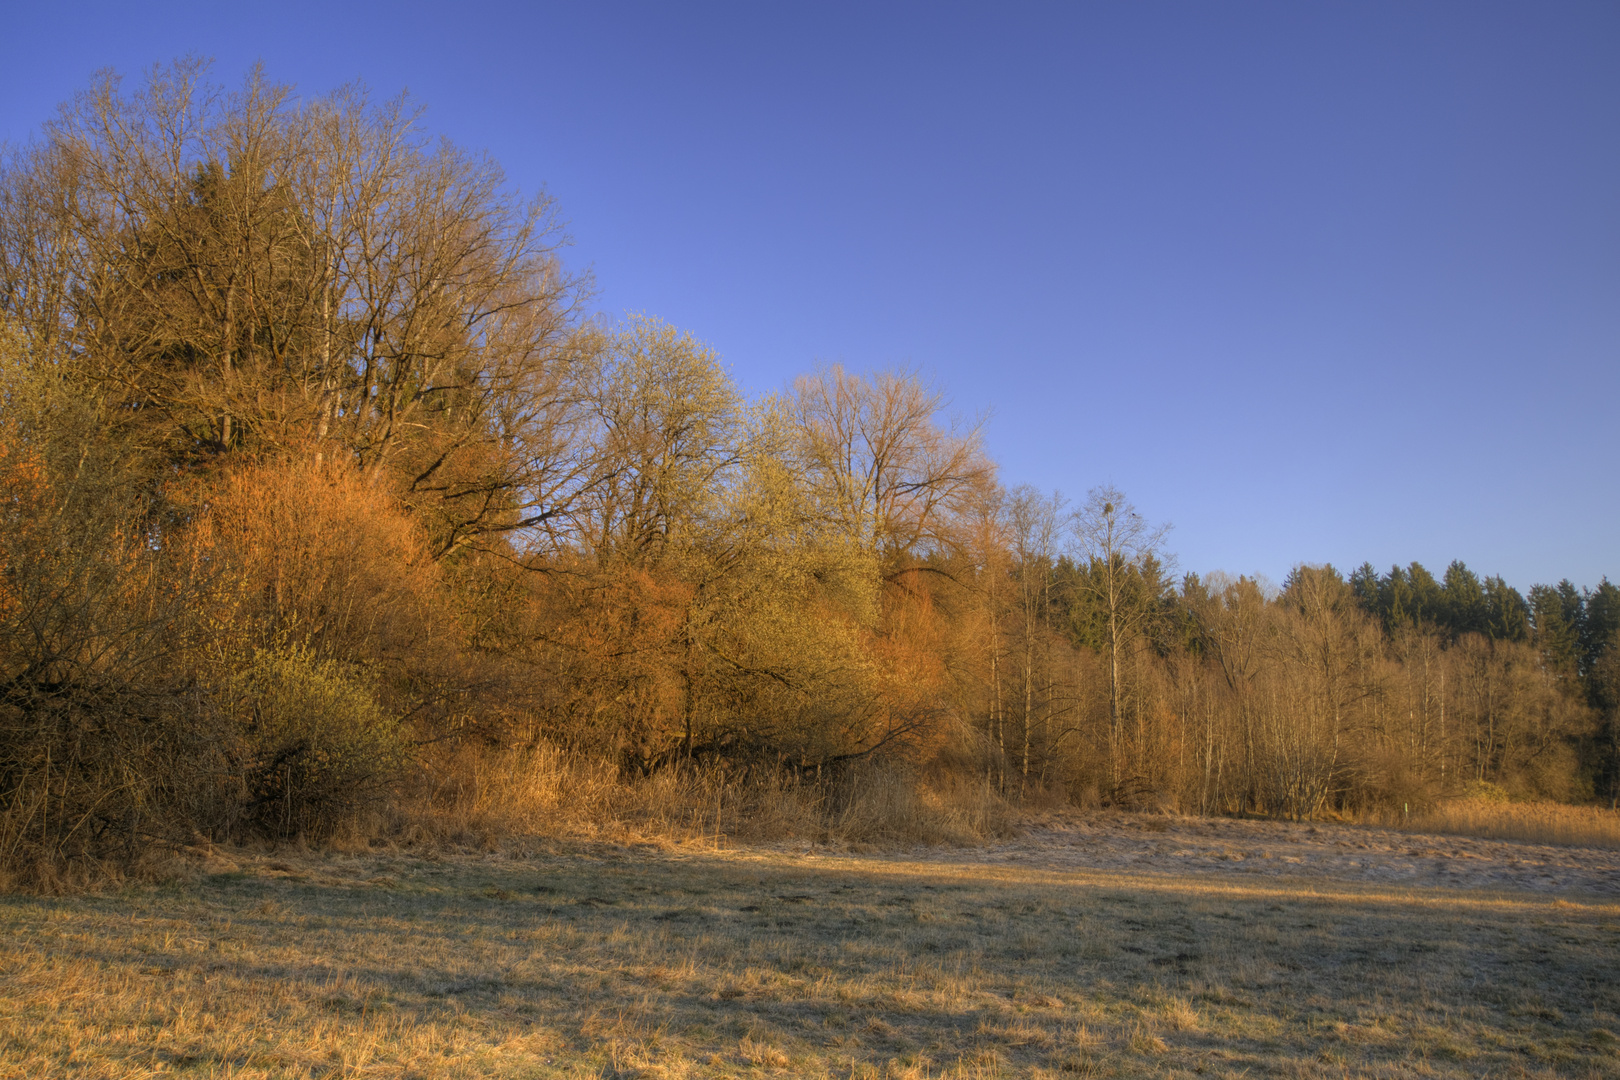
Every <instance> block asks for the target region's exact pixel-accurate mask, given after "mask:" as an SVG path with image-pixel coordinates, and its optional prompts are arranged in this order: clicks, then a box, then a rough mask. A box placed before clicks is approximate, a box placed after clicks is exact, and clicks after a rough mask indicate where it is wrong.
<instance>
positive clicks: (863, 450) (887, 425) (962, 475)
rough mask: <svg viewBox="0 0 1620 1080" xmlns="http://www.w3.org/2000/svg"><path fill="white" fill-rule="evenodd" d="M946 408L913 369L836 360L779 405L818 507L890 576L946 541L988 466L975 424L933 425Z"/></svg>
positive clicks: (985, 477) (802, 382)
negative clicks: (867, 367) (873, 368)
mask: <svg viewBox="0 0 1620 1080" xmlns="http://www.w3.org/2000/svg"><path fill="white" fill-rule="evenodd" d="M943 405H944V399H943V397H942V395H941V394H940V393H939V392H938V391H935V390H933V389H930V388H929V387H928V386H926V385H924V384H923V383H922V382H921V381H920V380H919V379H917V378H916V377H915V376H912V375H906V374H902V373H897V372H881V373H879V374H877V375H875V376H873V377H872V378H871V379H867V378H864V377H862V376H860V375H851V374H849V373H847V372H845V371H844V369H843V368H840V367H837V366H834V367H830V368H825V369H823V370H822V371H819V372H817V373H816V374H814V375H809V376H805V377H802V378H800V379H799V380H798V381H797V382H796V383H795V384H794V386H793V393H792V395H791V397H790V399H789V400H788V402H787V403H786V408H787V413H788V416H789V417H790V420H791V424H792V427H793V432H794V436H795V440H794V446H793V450H792V453H793V455H794V458H795V462H796V466H797V468H798V469H799V470H800V473H801V475H802V476H803V477H804V479H805V482H806V483H807V484H808V486H809V488H810V490H811V491H812V492H814V494H815V498H816V501H817V503H818V505H819V506H820V507H821V511H822V513H823V514H824V515H826V517H827V519H828V521H830V522H831V523H833V524H835V525H836V526H837V527H838V528H839V529H840V530H841V531H842V532H843V533H844V535H845V536H847V537H848V538H849V539H850V541H851V542H852V543H855V544H856V545H857V546H859V547H860V548H861V549H863V550H866V551H870V552H872V553H873V554H875V555H876V556H877V557H878V558H879V559H880V560H881V561H882V563H883V564H884V567H885V569H886V571H887V572H889V573H890V574H894V573H900V572H905V571H906V570H910V569H915V568H916V567H917V565H918V562H917V556H919V555H920V554H921V553H923V552H924V551H926V550H929V549H931V548H935V547H940V546H947V547H948V546H949V543H950V541H949V537H948V526H949V523H950V520H951V516H952V515H953V513H954V512H955V511H957V510H958V509H960V507H961V502H962V500H963V499H964V498H966V496H967V495H968V494H969V493H970V492H972V491H973V489H974V488H975V487H977V486H978V485H980V484H983V483H985V482H987V481H988V480H989V479H990V476H991V473H992V471H993V470H992V469H991V466H990V464H989V462H988V461H986V459H985V457H984V453H983V448H982V446H981V438H980V431H979V427H978V426H977V425H974V426H971V427H968V428H966V429H958V428H942V427H940V426H939V424H938V423H936V421H935V416H936V415H937V414H938V412H939V411H940V409H941V408H942V407H943Z"/></svg>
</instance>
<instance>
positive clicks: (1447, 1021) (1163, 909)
mask: <svg viewBox="0 0 1620 1080" xmlns="http://www.w3.org/2000/svg"><path fill="white" fill-rule="evenodd" d="M1122 827H1123V826H1122ZM1149 835H1151V836H1161V835H1168V829H1167V830H1166V833H1164V834H1158V833H1149ZM1059 854H1061V852H1059ZM960 855H961V853H956V855H955V856H954V857H952V858H940V857H939V853H935V854H934V855H933V857H930V858H916V857H893V856H889V857H867V856H849V855H836V856H835V855H827V854H809V855H805V854H795V853H791V852H784V851H764V850H742V851H731V852H713V851H701V850H691V849H684V850H683V849H671V848H668V847H661V848H659V847H651V846H648V847H643V848H634V847H597V848H592V849H576V850H555V851H552V852H549V853H548V852H540V853H531V854H526V855H523V856H521V857H512V856H510V855H500V854H461V855H450V856H439V857H429V858H418V857H412V856H407V855H399V854H390V855H357V856H324V857H323V856H312V855H289V854H281V855H278V856H274V857H271V856H264V855H254V854H248V853H241V852H234V853H222V854H219V855H216V856H215V859H214V862H213V863H212V864H211V866H210V867H209V869H211V870H212V871H214V872H212V873H200V874H199V876H198V877H197V878H196V879H195V880H191V881H187V882H183V883H176V884H173V885H170V886H165V887H141V888H134V889H129V890H126V891H123V892H118V893H109V894H105V895H97V896H79V897H66V898H62V897H50V898H40V897H17V896H12V897H4V898H0V1075H3V1076H6V1077H25V1076H26V1077H37V1076H51V1075H71V1076H84V1077H137V1076H140V1077H145V1076H152V1075H169V1074H174V1075H181V1076H217V1077H225V1076H230V1077H237V1078H253V1077H327V1076H330V1077H339V1076H359V1077H374V1076H375V1077H435V1078H438V1077H475V1076H479V1077H481V1076H525V1077H529V1076H535V1077H550V1076H592V1077H602V1076H615V1077H629V1076H641V1077H686V1076H690V1077H699V1076H701V1077H708V1076H737V1077H745V1076H746V1077H754V1076H770V1075H783V1076H814V1077H821V1076H836V1077H846V1076H870V1077H878V1076H912V1077H919V1078H920V1077H925V1076H926V1077H936V1076H963V1077H992V1076H1046V1077H1069V1076H1143V1075H1154V1076H1189V1077H1190V1076H1231V1077H1237V1076H1250V1077H1254V1076H1265V1075H1281V1076H1291V1077H1317V1076H1320V1077H1335V1078H1337V1077H1343V1076H1347V1075H1355V1076H1381V1077H1407V1076H1411V1077H1419V1076H1422V1077H1452V1076H1523V1075H1529V1076H1563V1075H1570V1076H1612V1075H1620V989H1617V982H1616V980H1615V979H1614V977H1613V962H1614V958H1615V956H1616V955H1620V904H1616V903H1614V902H1612V901H1610V900H1606V899H1602V898H1590V897H1589V898H1586V899H1581V898H1570V897H1562V898H1559V897H1554V896H1552V895H1546V894H1535V893H1525V892H1517V893H1513V892H1503V891H1496V892H1479V891H1475V890H1468V889H1461V888H1457V887H1450V888H1429V887H1423V888H1415V887H1408V886H1399V887H1394V886H1390V885H1388V884H1376V883H1375V884H1369V883H1366V882H1355V883H1352V882H1332V881H1329V880H1326V879H1320V878H1318V879H1311V878H1299V877H1290V876H1287V875H1266V876H1263V877H1262V876H1256V875H1252V874H1244V873H1241V872H1227V873H1209V872H1192V873H1185V872H1184V873H1171V872H1160V871H1152V872H1145V873H1144V872H1138V871H1134V870H1125V869H1120V868H1114V867H1109V868H1105V869H1088V868H1077V867H1069V868H1053V867H1052V866H1035V865H1026V864H1023V863H1020V862H1018V861H1016V860H1010V859H1003V860H1002V861H1000V862H998V863H989V864H987V863H983V862H969V861H964V860H963V859H962V858H961V857H960ZM1165 857H1166V858H1174V856H1168V855H1167V856H1165ZM1182 858H1185V857H1182Z"/></svg>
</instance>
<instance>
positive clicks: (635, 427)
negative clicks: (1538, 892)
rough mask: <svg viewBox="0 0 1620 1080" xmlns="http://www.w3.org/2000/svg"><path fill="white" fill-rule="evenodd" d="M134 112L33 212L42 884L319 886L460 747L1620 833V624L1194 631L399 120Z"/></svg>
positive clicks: (934, 447) (21, 595)
mask: <svg viewBox="0 0 1620 1080" xmlns="http://www.w3.org/2000/svg"><path fill="white" fill-rule="evenodd" d="M205 74H206V71H205V68H204V67H203V66H202V65H198V64H192V63H180V64H175V65H171V66H168V67H161V68H157V69H154V71H153V72H152V73H151V75H150V76H149V77H148V78H147V79H146V80H145V82H144V83H142V84H141V85H140V86H139V87H137V88H136V89H134V90H133V91H126V90H125V89H124V87H123V86H122V84H121V82H120V81H119V80H118V79H117V78H116V77H115V76H112V75H104V76H101V77H98V79H97V80H96V81H95V82H94V83H93V84H92V85H91V87H90V88H89V89H88V90H86V91H85V92H83V93H81V94H80V95H78V96H77V97H76V98H75V99H74V100H73V101H71V102H69V103H68V104H66V105H64V106H63V108H62V109H61V111H60V113H59V115H58V116H57V117H56V118H54V119H53V120H51V121H49V122H48V123H47V124H45V125H44V128H43V130H42V134H41V136H40V138H38V139H36V140H35V141H34V142H33V143H31V144H29V145H27V146H25V147H22V148H18V149H15V150H13V151H11V152H10V154H9V156H8V158H7V159H6V161H5V163H4V166H3V170H0V318H3V320H4V325H3V327H0V335H3V336H0V474H3V475H0V491H3V492H4V493H5V494H4V496H3V501H0V815H3V816H0V845H3V847H0V860H3V861H5V862H6V863H8V864H18V863H21V862H26V861H27V860H63V859H73V858H90V859H111V858H130V857H134V855H135V854H137V853H138V852H140V851H141V850H144V849H145V848H147V847H149V846H151V845H152V844H155V843H175V842H180V841H181V840H183V839H184V838H185V837H188V836H194V835H197V834H199V833H200V834H202V835H205V836H210V837H214V838H228V837H237V838H240V837H245V836H264V837H271V838H287V837H296V836H304V837H308V838H311V839H318V838H320V837H321V836H323V835H328V834H330V833H331V832H332V831H334V830H336V829H339V828H343V827H348V826H349V825H352V823H353V822H354V821H355V820H356V818H357V815H361V814H363V813H367V812H372V811H374V809H375V808H376V807H377V806H378V805H382V804H386V803H387V802H388V801H389V800H390V799H394V798H396V797H398V795H399V793H400V792H402V791H406V790H408V789H409V788H410V787H411V785H412V784H414V783H418V782H419V781H420V778H421V777H422V776H423V775H424V774H425V773H432V772H433V771H434V770H435V769H436V768H440V767H441V766H442V765H443V762H444V761H445V760H447V759H446V755H447V754H449V753H450V752H451V750H452V749H453V748H455V747H459V746H465V745H469V744H476V745H479V746H482V747H486V748H490V749H491V750H492V751H493V752H508V751H510V752H517V751H521V750H522V749H524V748H532V747H534V746H537V745H539V744H542V743H545V744H549V745H551V746H555V747H560V748H563V749H564V750H565V751H566V752H568V753H570V754H575V755H581V756H588V757H590V758H592V759H593V760H599V761H603V762H607V763H609V764H610V765H611V767H612V768H613V769H615V770H617V771H618V772H619V773H620V774H621V775H623V776H625V777H634V776H637V775H648V774H652V773H656V772H659V771H660V770H669V769H699V768H710V767H715V768H731V769H734V770H735V769H753V770H772V771H775V772H777V773H784V774H790V775H792V776H795V777H798V778H800V779H801V780H804V781H805V782H816V781H817V780H818V779H824V778H826V777H829V776H834V775H837V774H838V773H839V772H840V771H841V770H846V769H848V768H849V767H850V766H851V764H852V763H856V762H870V761H877V760H881V761H884V762H888V763H890V764H891V765H892V766H893V767H895V768H901V769H904V770H907V771H908V774H910V775H913V776H916V777H919V778H925V777H927V776H929V775H939V774H945V773H949V774H953V775H961V776H971V777H977V778H980V779H982V781H983V782H984V783H987V784H990V785H992V786H994V787H995V788H996V789H997V790H999V791H1001V792H1003V793H1004V794H1005V795H1006V796H1007V797H1009V798H1019V797H1026V796H1028V795H1030V794H1031V793H1033V792H1036V791H1039V792H1043V793H1055V792H1066V793H1068V795H1069V796H1071V797H1073V798H1076V799H1079V800H1081V801H1097V802H1110V803H1114V804H1120V805H1139V804H1145V803H1152V802H1158V803H1161V804H1174V805H1177V806H1180V807H1182V808H1185V809H1189V810H1200V811H1204V812H1239V811H1251V810H1253V811H1261V812H1266V813H1279V814H1291V815H1295V816H1309V815H1312V814H1318V813H1323V812H1327V811H1330V810H1339V809H1347V808H1352V807H1356V806H1361V805H1370V804H1373V803H1377V802H1380V801H1390V800H1400V799H1405V800H1410V799H1414V798H1417V799H1426V798H1435V797H1439V796H1441V795H1444V794H1447V793H1451V792H1453V791H1455V790H1458V789H1459V788H1460V787H1461V786H1462V785H1465V784H1467V783H1470V782H1472V783H1476V784H1486V783H1488V784H1493V785H1498V786H1501V787H1504V788H1506V789H1509V790H1512V791H1515V792H1522V793H1525V794H1536V795H1542V796H1547V797H1558V798H1567V799H1578V798H1593V797H1597V796H1599V795H1603V796H1605V797H1608V798H1610V799H1612V798H1613V797H1614V793H1615V789H1616V783H1617V776H1616V768H1615V763H1616V761H1617V760H1620V734H1617V733H1616V724H1615V718H1614V717H1615V699H1616V697H1617V696H1620V695H1617V694H1616V692H1615V687H1616V682H1615V675H1614V668H1615V655H1616V654H1615V650H1614V648H1613V640H1614V634H1615V619H1616V611H1617V609H1616V606H1615V596H1614V592H1615V590H1614V588H1613V586H1611V585H1609V584H1608V583H1607V582H1606V581H1605V582H1604V583H1603V584H1602V585H1600V586H1599V587H1598V588H1597V589H1596V590H1592V591H1589V592H1581V591H1579V590H1575V589H1574V588H1573V587H1572V586H1570V585H1568V583H1563V584H1561V585H1560V586H1558V587H1554V588H1541V587H1538V588H1537V589H1534V590H1532V591H1531V593H1530V594H1529V598H1528V600H1526V599H1525V598H1523V597H1521V596H1519V594H1517V593H1516V592H1514V591H1513V590H1512V589H1510V588H1508V587H1507V586H1506V585H1504V584H1503V583H1502V582H1501V581H1500V580H1499V579H1489V580H1487V581H1484V582H1480V581H1479V580H1477V579H1476V578H1475V577H1474V576H1473V575H1472V574H1471V573H1470V572H1468V571H1467V570H1466V568H1464V567H1462V566H1461V564H1454V565H1453V567H1452V568H1451V569H1449V570H1448V571H1447V573H1446V575H1445V578H1444V580H1443V581H1441V582H1436V581H1435V580H1434V579H1433V578H1432V577H1431V576H1430V575H1428V574H1427V573H1426V572H1425V571H1423V569H1422V568H1421V567H1418V566H1416V565H1413V566H1412V567H1410V568H1407V569H1404V570H1403V569H1396V570H1392V571H1391V572H1389V573H1388V574H1384V575H1379V574H1377V573H1376V572H1374V571H1373V570H1372V569H1371V568H1367V567H1364V568H1362V569H1361V570H1358V571H1357V572H1356V573H1354V574H1352V575H1351V576H1350V577H1349V578H1348V579H1345V578H1343V577H1341V576H1340V575H1339V574H1338V573H1337V572H1335V571H1334V570H1333V569H1332V568H1328V567H1300V568H1298V569H1297V570H1296V571H1295V572H1294V573H1293V574H1292V575H1291V576H1290V577H1289V579H1288V581H1287V582H1286V583H1285V584H1284V586H1283V587H1282V588H1281V589H1280V590H1270V589H1267V588H1265V587H1263V586H1262V585H1261V584H1260V583H1258V582H1255V581H1253V580H1250V579H1247V578H1238V579H1228V578H1225V577H1221V576H1219V575H1215V576H1212V577H1210V578H1208V579H1200V578H1198V577H1196V576H1187V577H1185V578H1183V579H1181V580H1180V581H1172V580H1171V578H1170V575H1169V572H1168V570H1167V564H1166V561H1165V557H1164V553H1163V533H1162V531H1160V530H1156V529H1154V528H1152V527H1150V526H1149V525H1148V524H1146V523H1145V522H1144V521H1143V520H1142V519H1141V518H1140V516H1139V515H1138V514H1136V512H1135V511H1134V510H1133V509H1132V508H1131V507H1130V506H1129V504H1128V502H1127V501H1126V500H1125V498H1124V497H1123V496H1122V495H1120V494H1119V493H1118V492H1114V491H1111V490H1108V489H1099V490H1097V491H1095V492H1093V493H1092V495H1091V497H1090V499H1089V500H1088V501H1087V502H1086V503H1085V504H1084V505H1083V506H1081V507H1079V508H1078V510H1076V511H1074V512H1071V511H1069V510H1068V509H1067V508H1066V507H1065V506H1064V505H1063V504H1062V502H1061V500H1060V499H1058V498H1057V497H1055V496H1051V497H1046V496H1041V495H1039V494H1038V493H1035V492H1033V491H1031V490H1029V489H1027V488H1015V489H1012V490H1007V489H1005V488H1003V487H1002V486H1001V485H1000V483H999V482H998V480H997V477H996V470H995V468H994V465H993V463H992V462H991V461H990V460H989V459H988V457H987V456H986V453H985V450H984V447H983V444H982V438H981V435H980V431H979V429H978V428H977V427H976V426H973V425H971V424H968V425H962V424H958V425H951V424H947V423H944V422H942V421H941V420H940V415H941V409H942V405H943V399H942V396H941V394H940V392H939V391H938V390H937V389H935V388H933V387H931V386H929V385H928V384H927V383H926V382H924V381H923V380H921V379H920V378H918V377H917V376H915V375H914V374H911V373H907V372H882V373H875V374H871V375H862V374H857V373H851V372H847V371H844V370H842V369H840V368H837V367H828V368H823V369H820V370H817V371H815V372H812V373H810V374H808V375H805V376H803V377H801V378H799V379H798V380H796V381H795V382H794V383H793V384H792V385H791V386H790V387H788V388H786V389H785V390H783V391H782V392H780V393H777V394H773V395H768V396H766V397H763V398H760V399H757V400H749V399H748V398H746V397H745V396H744V395H743V394H742V393H741V392H740V391H739V390H738V388H737V387H736V385H735V383H734V382H733V380H732V379H731V378H730V376H729V374H728V373H727V371H726V369H725V367H724V366H723V364H722V363H721V361H720V359H719V358H718V357H717V356H716V355H715V354H714V353H713V351H712V350H710V349H709V348H707V347H706V346H704V345H703V344H702V343H701V342H699V341H697V340H695V339H694V338H693V337H691V336H690V335H688V334H685V333H683V332H681V331H679V330H678V329H676V328H674V327H671V326H668V325H666V324H664V323H662V322H660V321H658V320H656V319H651V318H633V319H629V320H626V321H623V322H611V321H607V320H604V319H602V318H600V317H597V316H593V315H591V314H590V311H589V303H590V281H589V279H588V278H586V277H582V276H579V275H575V274H571V273H570V272H569V271H568V270H567V268H566V266H565V264H564V263H563V261H562V259H561V257H560V253H561V250H562V248H563V246H564V245H565V243H566V241H567V238H566V236H565V234H564V233H563V232H562V230H561V228H560V225H559V223H558V220H557V217H556V215H555V208H554V207H553V205H552V204H551V203H550V201H549V200H548V199H546V198H544V197H541V198H538V199H531V200H527V201H524V200H521V199H519V198H518V197H516V196H515V195H513V194H512V193H511V191H510V190H509V188H508V186H507V184H506V182H505V179H504V177H503V175H502V174H501V172H500V170H499V168H498V166H497V165H496V164H495V163H494V162H492V161H489V160H488V159H486V158H483V157H480V156H478V155H474V154H469V153H467V152H465V151H462V150H460V149H458V148H456V147H454V146H452V145H450V144H448V143H442V142H439V143H435V142H431V141H429V140H428V139H427V138H426V137H425V135H424V134H423V132H422V130H421V126H420V123H419V118H418V117H417V116H416V114H415V113H414V112H412V110H411V109H410V108H409V107H408V105H407V103H405V102H403V101H393V102H383V103H377V102H374V101H372V100H371V99H370V98H369V97H368V96H367V95H366V94H365V93H364V92H363V91H360V90H357V89H346V90H343V91H340V92H338V93H336V94H333V95H330V96H327V97H322V98H312V99H302V98H298V97H296V96H295V95H294V94H293V93H292V92H291V90H290V89H289V88H287V87H284V86H279V85H277V84H275V83H273V82H271V81H269V80H268V79H266V78H265V77H264V76H263V75H262V74H261V73H259V72H254V73H252V74H251V75H250V76H249V78H248V79H247V80H246V81H245V82H244V84H243V85H242V87H241V88H240V89H238V90H236V91H234V92H225V91H222V90H220V89H219V88H217V87H214V86H212V85H210V84H208V83H207V81H206V78H205Z"/></svg>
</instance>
